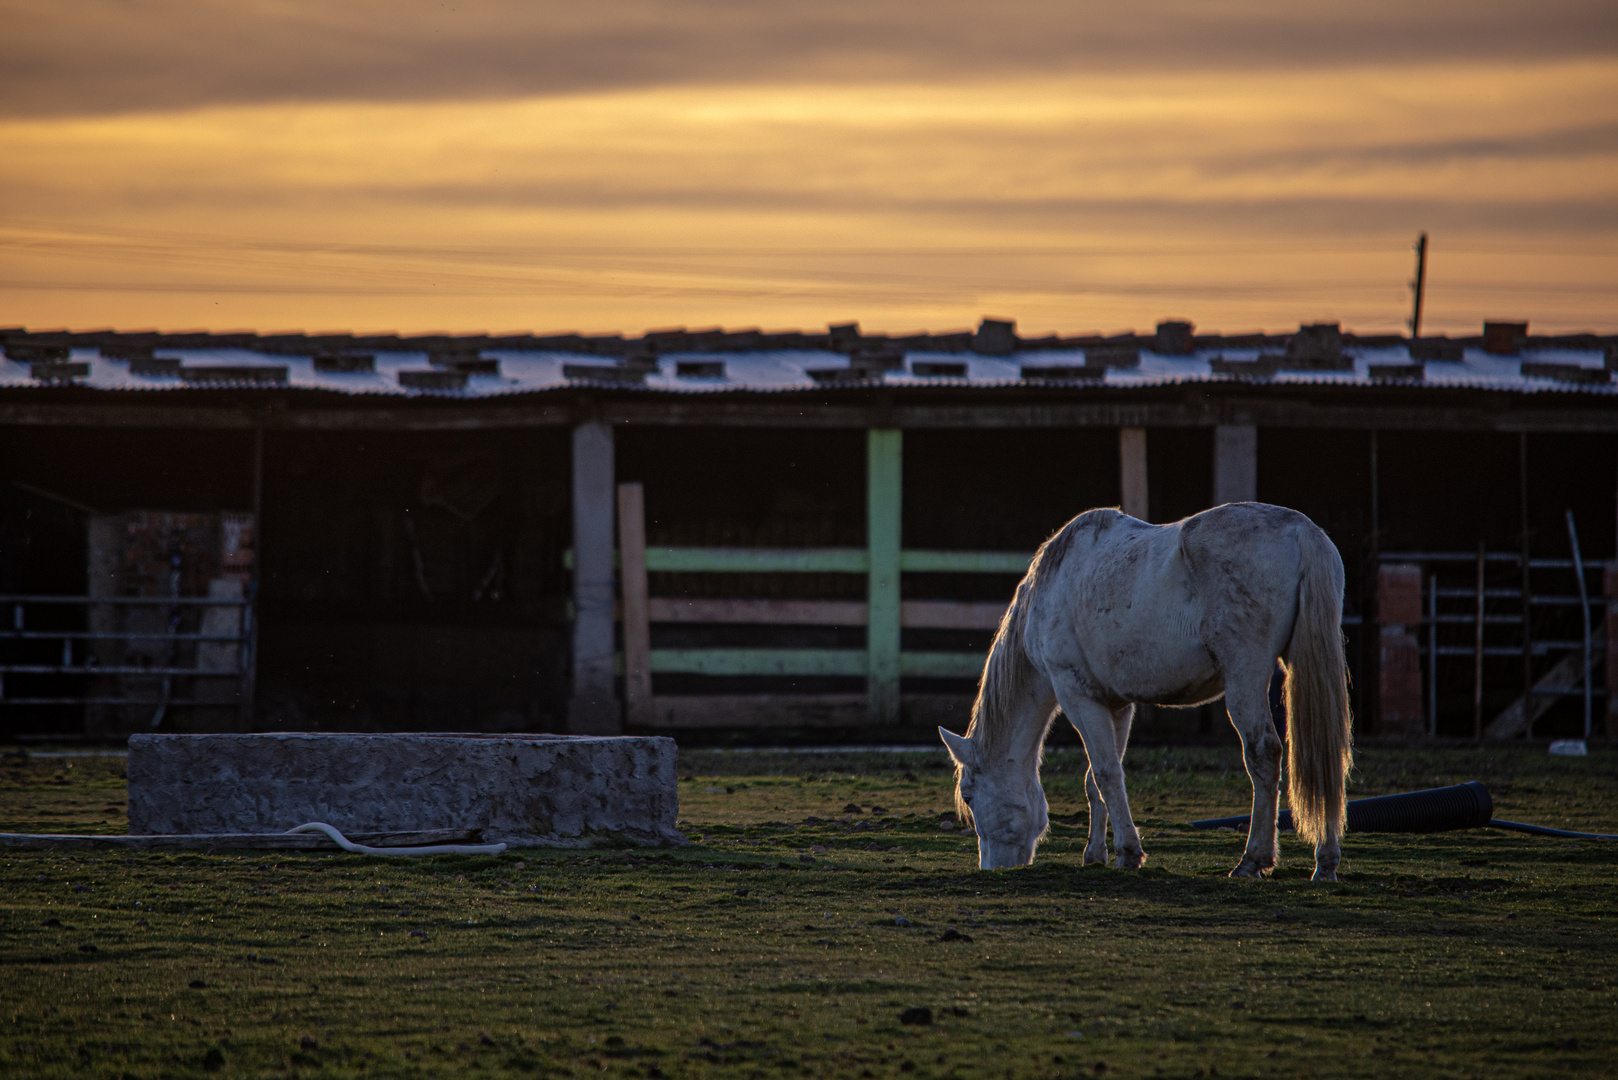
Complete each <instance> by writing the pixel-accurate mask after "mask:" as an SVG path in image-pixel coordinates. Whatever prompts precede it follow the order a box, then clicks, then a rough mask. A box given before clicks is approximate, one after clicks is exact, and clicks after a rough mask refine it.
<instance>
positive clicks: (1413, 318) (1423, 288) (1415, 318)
mask: <svg viewBox="0 0 1618 1080" xmlns="http://www.w3.org/2000/svg"><path fill="white" fill-rule="evenodd" d="M1410 291H1411V292H1413V293H1415V294H1416V306H1415V310H1414V311H1412V312H1411V313H1410V338H1411V340H1412V341H1414V340H1415V339H1416V338H1419V337H1421V305H1422V302H1423V301H1424V300H1425V299H1426V298H1427V234H1426V233H1425V232H1423V233H1422V234H1421V236H1419V237H1417V239H1416V280H1415V281H1412V282H1411V283H1410Z"/></svg>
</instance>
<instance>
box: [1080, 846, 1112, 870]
mask: <svg viewBox="0 0 1618 1080" xmlns="http://www.w3.org/2000/svg"><path fill="white" fill-rule="evenodd" d="M1084 865H1085V866H1106V865H1107V849H1106V848H1102V849H1100V851H1099V852H1094V851H1091V850H1090V849H1089V848H1085V849H1084Z"/></svg>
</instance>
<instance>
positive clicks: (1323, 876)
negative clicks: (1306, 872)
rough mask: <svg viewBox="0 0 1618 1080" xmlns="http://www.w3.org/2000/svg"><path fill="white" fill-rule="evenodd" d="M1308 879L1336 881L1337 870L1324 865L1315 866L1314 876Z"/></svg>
mask: <svg viewBox="0 0 1618 1080" xmlns="http://www.w3.org/2000/svg"><path fill="white" fill-rule="evenodd" d="M1309 880H1311V881H1336V880H1337V871H1336V869H1327V868H1326V867H1324V866H1317V867H1315V876H1314V877H1312V878H1310V879H1309Z"/></svg>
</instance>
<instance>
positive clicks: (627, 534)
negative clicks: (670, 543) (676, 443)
mask: <svg viewBox="0 0 1618 1080" xmlns="http://www.w3.org/2000/svg"><path fill="white" fill-rule="evenodd" d="M618 580H619V589H620V591H621V593H622V601H623V603H622V608H623V627H624V714H625V719H626V720H627V721H628V722H629V723H631V724H635V725H637V726H640V727H648V726H650V725H651V723H652V623H651V600H650V598H649V595H648V594H649V590H648V588H647V585H646V501H645V493H644V491H643V490H642V488H641V485H639V484H619V485H618Z"/></svg>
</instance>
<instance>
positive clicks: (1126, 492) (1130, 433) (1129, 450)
mask: <svg viewBox="0 0 1618 1080" xmlns="http://www.w3.org/2000/svg"><path fill="white" fill-rule="evenodd" d="M1118 484H1119V487H1120V488H1121V489H1122V491H1123V498H1122V500H1121V503H1122V509H1123V511H1124V513H1126V514H1128V515H1129V516H1130V517H1132V518H1139V519H1140V520H1141V521H1147V520H1150V519H1149V518H1148V517H1147V514H1148V513H1149V512H1150V511H1149V510H1148V502H1147V488H1146V429H1145V428H1138V427H1126V428H1119V429H1118Z"/></svg>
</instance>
